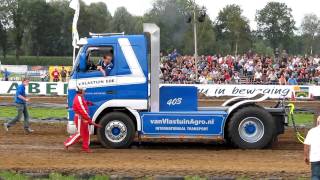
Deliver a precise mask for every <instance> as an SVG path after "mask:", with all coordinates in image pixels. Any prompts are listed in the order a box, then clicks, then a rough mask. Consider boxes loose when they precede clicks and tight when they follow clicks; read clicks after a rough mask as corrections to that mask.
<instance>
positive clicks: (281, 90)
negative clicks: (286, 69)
mask: <svg viewBox="0 0 320 180" xmlns="http://www.w3.org/2000/svg"><path fill="white" fill-rule="evenodd" d="M19 83H21V82H19V81H0V94H2V95H9V94H15V90H16V87H17V86H18V84H19ZM160 86H195V87H197V88H198V93H199V94H202V95H204V96H207V97H220V96H233V97H234V96H247V97H251V96H253V95H255V94H257V93H263V94H268V95H269V97H270V98H273V99H278V98H283V97H286V98H292V96H294V97H295V98H300V99H309V98H312V97H314V96H320V86H315V85H314V86H289V85H288V86H285V85H231V84H230V85H224V84H210V85H207V84H188V85H185V84H162V85H160ZM67 89H68V83H64V82H30V85H29V87H28V88H27V90H28V93H30V94H34V95H52V94H56V95H67Z"/></svg>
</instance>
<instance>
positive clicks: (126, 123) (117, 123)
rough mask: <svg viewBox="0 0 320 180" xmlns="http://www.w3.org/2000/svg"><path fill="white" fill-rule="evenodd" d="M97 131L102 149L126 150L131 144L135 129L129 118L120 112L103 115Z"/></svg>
mask: <svg viewBox="0 0 320 180" xmlns="http://www.w3.org/2000/svg"><path fill="white" fill-rule="evenodd" d="M99 124H100V125H101V126H102V128H99V129H98V131H97V135H98V139H99V141H100V143H101V144H102V145H103V146H104V147H110V148H127V147H129V146H130V145H131V143H132V142H133V139H134V136H135V127H134V124H133V121H132V120H131V118H130V117H129V116H127V115H126V114H124V113H121V112H112V113H109V114H107V115H105V116H104V117H103V118H102V119H101V121H100V123H99Z"/></svg>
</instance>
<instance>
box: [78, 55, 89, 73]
mask: <svg viewBox="0 0 320 180" xmlns="http://www.w3.org/2000/svg"><path fill="white" fill-rule="evenodd" d="M86 58H87V56H86V53H81V55H80V61H79V70H80V72H85V71H86V70H87V63H86Z"/></svg>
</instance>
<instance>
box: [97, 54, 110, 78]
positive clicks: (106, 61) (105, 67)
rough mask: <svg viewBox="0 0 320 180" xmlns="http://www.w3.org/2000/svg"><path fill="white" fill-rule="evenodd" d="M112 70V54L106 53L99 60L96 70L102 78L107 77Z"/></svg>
mask: <svg viewBox="0 0 320 180" xmlns="http://www.w3.org/2000/svg"><path fill="white" fill-rule="evenodd" d="M112 68H113V64H112V54H111V53H108V54H105V55H104V56H103V58H102V59H100V60H99V62H98V64H97V70H99V71H101V72H102V74H103V76H108V75H109V74H110V71H111V70H112Z"/></svg>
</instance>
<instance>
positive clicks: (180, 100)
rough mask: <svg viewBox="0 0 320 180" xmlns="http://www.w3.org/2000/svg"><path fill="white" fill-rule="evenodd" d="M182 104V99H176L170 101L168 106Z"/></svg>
mask: <svg viewBox="0 0 320 180" xmlns="http://www.w3.org/2000/svg"><path fill="white" fill-rule="evenodd" d="M181 102H182V98H174V99H169V100H168V101H167V104H168V105H169V106H174V105H178V104H181Z"/></svg>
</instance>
